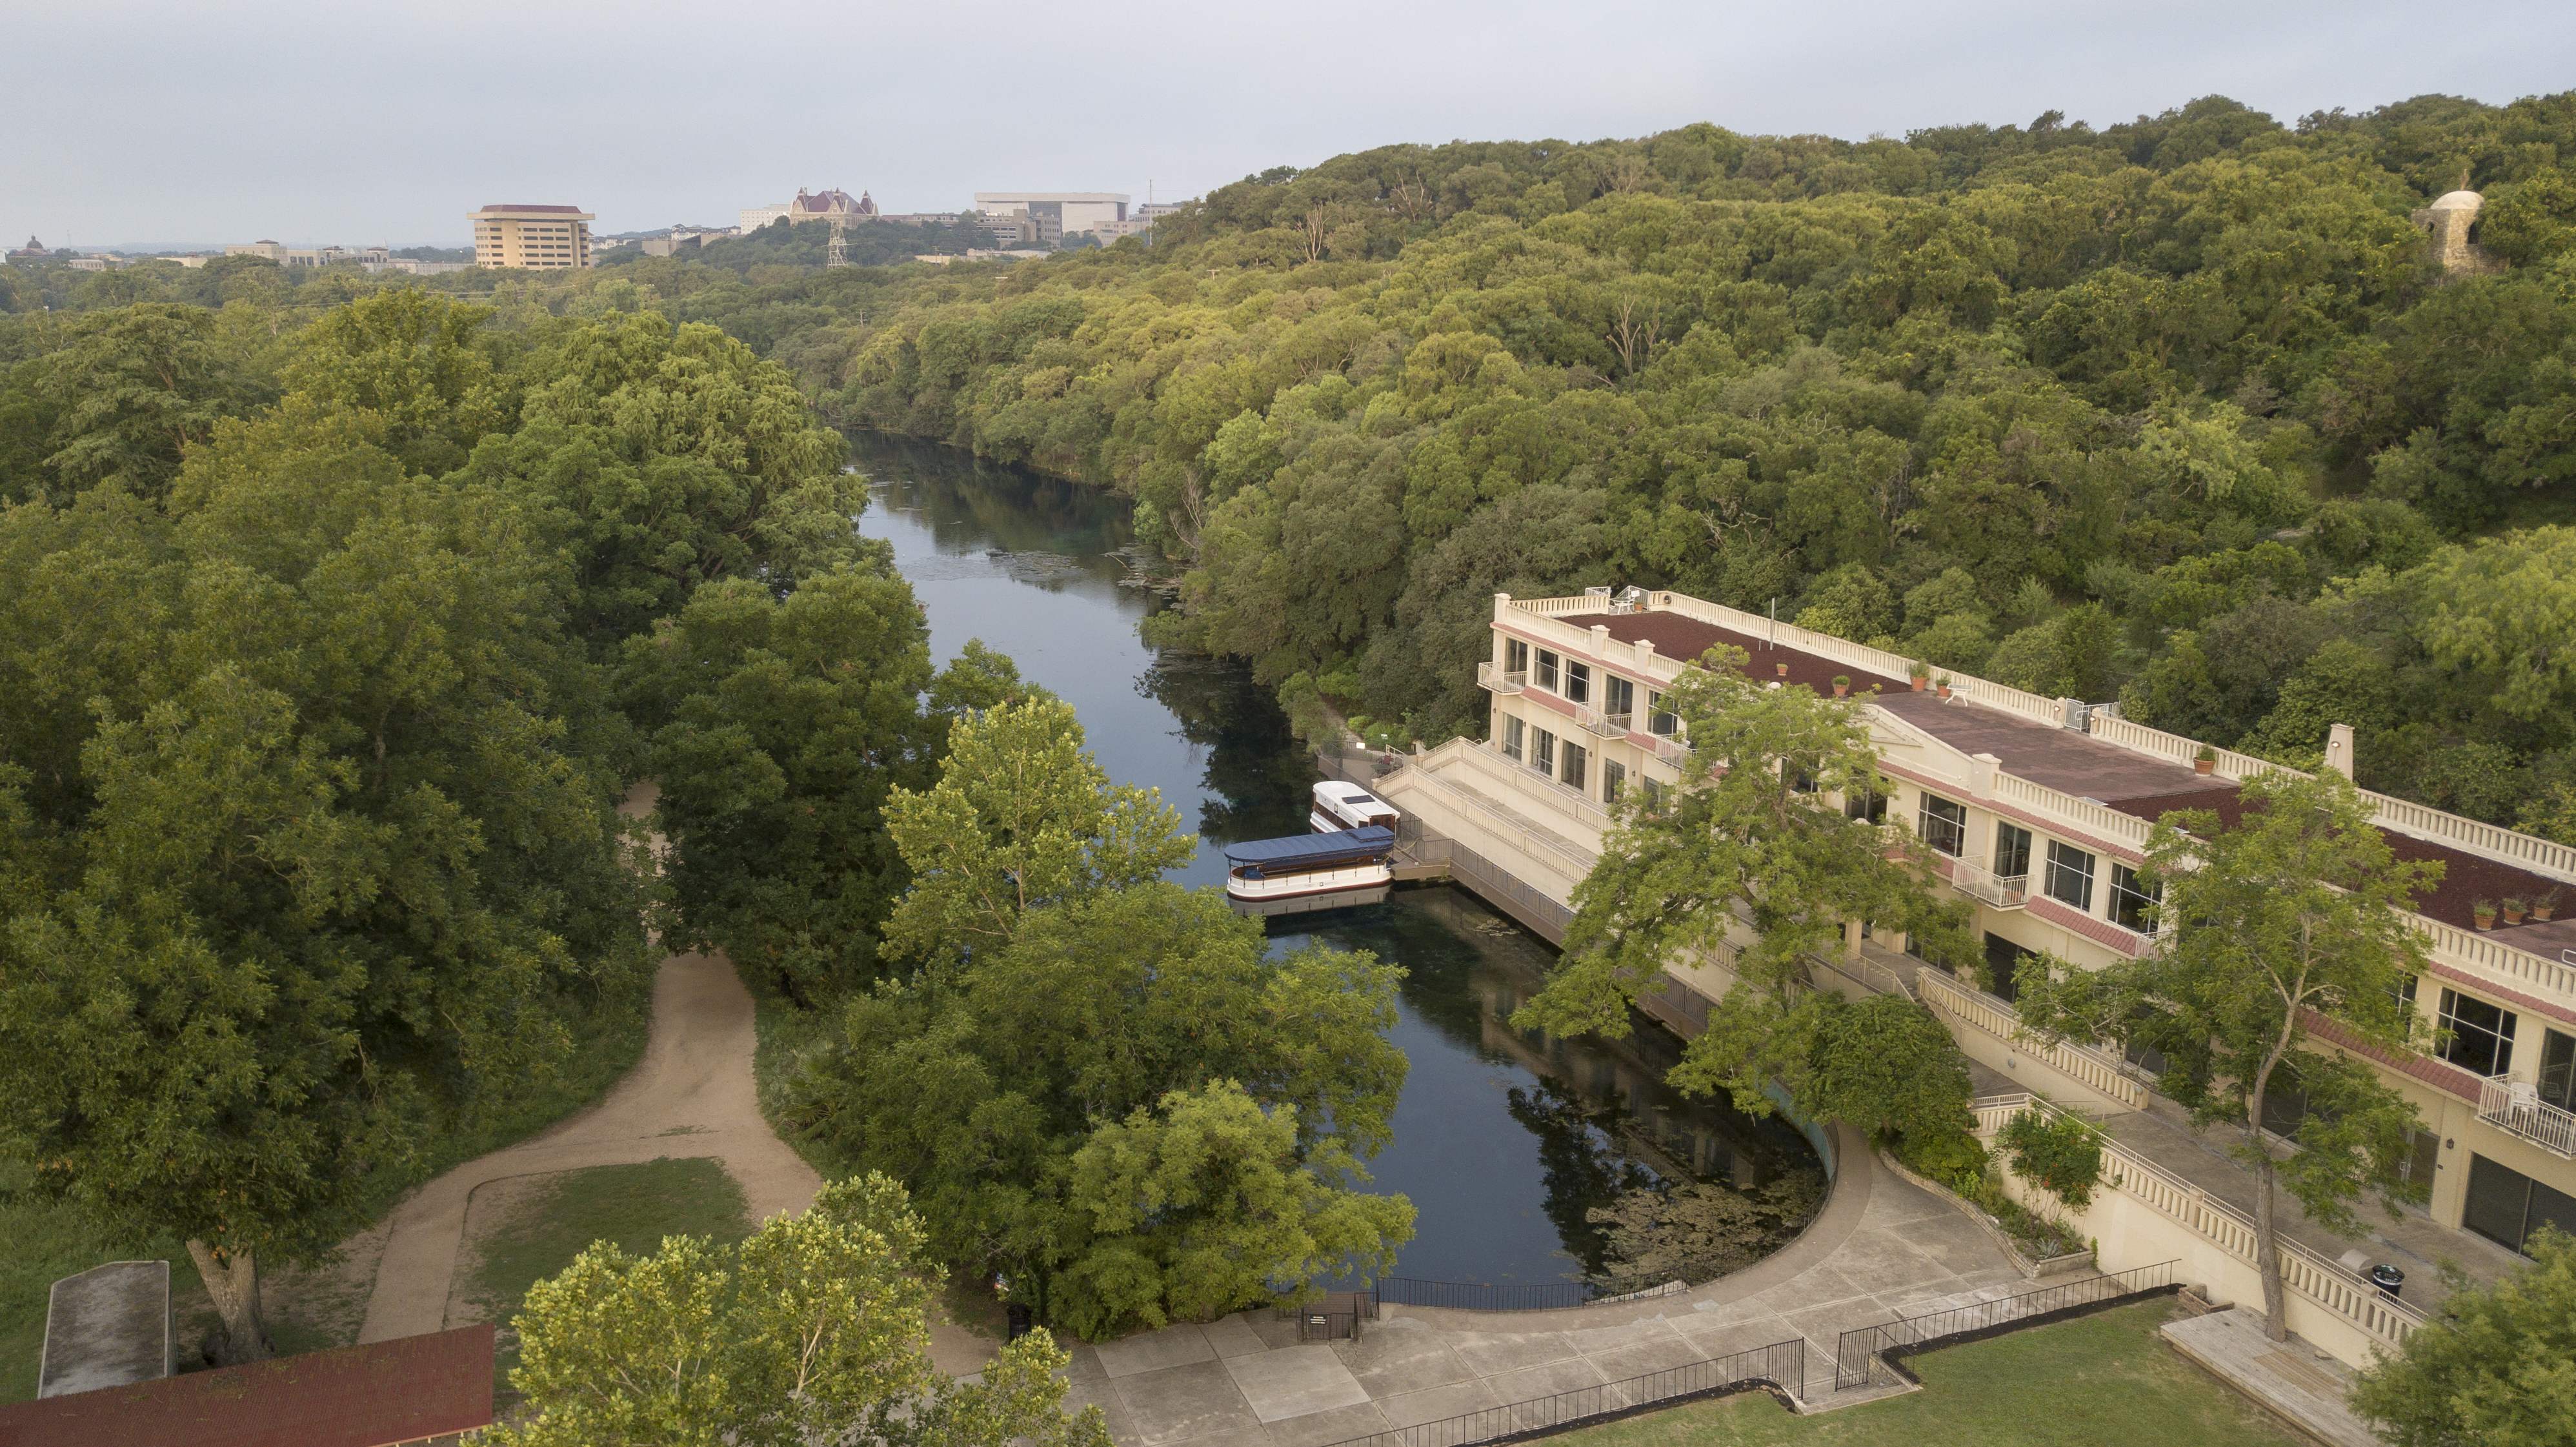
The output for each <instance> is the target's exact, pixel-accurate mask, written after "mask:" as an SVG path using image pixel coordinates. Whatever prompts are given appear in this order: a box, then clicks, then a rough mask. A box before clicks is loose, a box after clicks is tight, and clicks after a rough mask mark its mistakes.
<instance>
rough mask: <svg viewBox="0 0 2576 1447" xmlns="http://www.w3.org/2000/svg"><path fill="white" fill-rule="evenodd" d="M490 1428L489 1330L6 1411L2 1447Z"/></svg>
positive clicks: (370, 1438)
mask: <svg viewBox="0 0 2576 1447" xmlns="http://www.w3.org/2000/svg"><path fill="white" fill-rule="evenodd" d="M491 1424H492V1327H491V1326H490V1325H489V1324H488V1323H487V1324H484V1325H481V1326H466V1327H458V1328H457V1329H455V1330H454V1331H442V1332H433V1333H431V1334H429V1335H427V1336H412V1337H403V1338H400V1339H398V1340H395V1341H387V1342H372V1343H369V1344H367V1345H365V1346H354V1347H342V1348H340V1349H338V1350H336V1351H327V1352H310V1353H307V1354H305V1355H303V1356H293V1357H279V1358H276V1359H275V1360H273V1361H265V1362H254V1363H252V1364H251V1365H249V1366H246V1367H224V1368H220V1369H218V1370H215V1371H210V1372H190V1373H188V1374H186V1375H185V1376H177V1377H164V1378H162V1379H161V1380H159V1381H157V1382H141V1383H137V1384H136V1385H134V1386H130V1387H110V1388H108V1389H106V1390H105V1391H97V1392H76V1393H73V1394H72V1395H70V1396H65V1397H47V1398H45V1399H43V1400H41V1401H35V1402H16V1403H12V1404H10V1405H8V1406H0V1447H388V1444H391V1443H397V1442H413V1441H418V1440H419V1439H421V1438H424V1437H439V1436H444V1435H447V1434H449V1433H453V1432H465V1431H471V1430H473V1429H474V1428H477V1427H488V1426H490V1425H491Z"/></svg>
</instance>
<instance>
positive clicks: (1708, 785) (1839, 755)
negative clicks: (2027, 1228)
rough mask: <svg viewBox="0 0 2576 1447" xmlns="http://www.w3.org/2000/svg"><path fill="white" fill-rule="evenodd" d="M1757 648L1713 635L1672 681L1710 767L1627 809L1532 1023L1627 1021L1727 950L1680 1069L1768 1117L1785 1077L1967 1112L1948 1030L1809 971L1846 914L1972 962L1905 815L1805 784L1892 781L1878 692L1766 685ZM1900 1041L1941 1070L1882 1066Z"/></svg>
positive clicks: (1694, 754) (1833, 941)
mask: <svg viewBox="0 0 2576 1447" xmlns="http://www.w3.org/2000/svg"><path fill="white" fill-rule="evenodd" d="M1743 658H1744V655H1743V654H1742V653H1741V652H1740V651H1738V650H1734V649H1728V648H1723V647H1721V648H1718V649H1713V650H1711V652H1710V655H1709V657H1708V658H1707V659H1706V660H1704V661H1703V663H1702V664H1701V665H1700V666H1697V667H1694V668H1691V669H1689V670H1687V671H1685V673H1684V674H1683V676H1682V677H1681V679H1680V680H1679V681H1678V682H1677V683H1675V685H1674V686H1673V688H1672V689H1671V691H1669V692H1668V693H1666V694H1665V697H1664V707H1665V708H1667V709H1669V710H1671V711H1672V712H1673V713H1675V714H1676V715H1678V716H1679V717H1680V718H1681V720H1682V723H1683V727H1684V730H1685V733H1686V736H1687V737H1688V738H1689V740H1690V745H1691V754H1690V764H1689V767H1688V769H1687V771H1686V772H1687V773H1688V775H1689V776H1690V777H1691V778H1692V779H1693V780H1694V782H1693V784H1692V786H1691V787H1689V788H1687V789H1684V790H1682V791H1680V792H1679V793H1678V794H1677V795H1675V796H1674V797H1673V798H1672V799H1671V800H1670V801H1669V802H1668V803H1667V805H1666V807H1665V808H1663V809H1662V810H1660V811H1659V812H1656V813H1652V814H1648V813H1645V812H1643V811H1642V810H1638V809H1635V808H1633V807H1632V808H1630V809H1629V810H1628V811H1626V812H1625V813H1624V814H1623V815H1622V816H1621V818H1620V819H1619V822H1618V823H1617V824H1616V825H1615V826H1614V828H1613V829H1612V831H1611V833H1610V835H1609V837H1608V838H1607V839H1605V840H1604V847H1603V850H1602V854H1601V859H1600V862H1599V863H1598V864H1596V865H1595V866H1594V867H1593V870H1592V873H1591V874H1590V875H1589V876H1587V877H1586V878H1585V879H1584V881H1583V882H1582V883H1581V884H1579V885H1577V886H1576V887H1575V891H1574V905H1575V918H1574V921H1573V923H1572V924H1571V925H1570V926H1569V927H1568V928H1567V931H1566V939H1565V954H1564V958H1563V961H1562V963H1561V964H1560V966H1559V968H1558V969H1557V971H1556V972H1555V973H1554V974H1553V975H1552V976H1551V977H1550V979H1549V981H1548V984H1547V988H1546V989H1545V990H1543V991H1541V992H1540V994H1539V995H1538V996H1537V997H1536V998H1535V999H1533V1000H1531V1001H1530V1003H1528V1004H1527V1005H1524V1006H1523V1007H1522V1008H1521V1010H1520V1012H1519V1013H1518V1014H1516V1015H1515V1016H1514V1021H1515V1023H1516V1024H1519V1025H1521V1026H1522V1027H1523V1028H1528V1027H1531V1026H1537V1027H1542V1028H1546V1029H1550V1030H1555V1031H1558V1032H1560V1033H1566V1034H1574V1033H1584V1032H1590V1033H1598V1034H1603V1035H1608V1036H1612V1037H1616V1036H1620V1035H1624V1034H1625V1033H1626V1032H1627V1030H1628V1028H1629V1025H1628V1019H1629V1015H1628V1011H1629V1005H1630V1003H1631V1002H1632V1001H1633V1000H1635V998H1636V997H1637V995H1638V994H1639V993H1640V992H1642V991H1646V990H1650V989H1653V988H1655V987H1656V986H1657V983H1658V982H1659V981H1660V980H1661V979H1662V976H1663V971H1664V968H1665V966H1666V965H1667V964H1668V963H1669V962H1671V961H1675V960H1691V959H1706V960H1711V961H1723V962H1725V964H1726V967H1727V968H1728V969H1729V970H1730V971H1731V972H1732V973H1733V976H1734V981H1733V983H1732V985H1731V986H1730V987H1729V988H1728V991H1727V993H1726V996H1725V998H1724V999H1723V1000H1721V1001H1720V1002H1719V1004H1718V1005H1717V1007H1716V1008H1715V1009H1713V1010H1712V1012H1711V1015H1710V1019H1709V1022H1708V1026H1707V1028H1706V1029H1705V1030H1704V1031H1703V1032H1702V1033H1701V1034H1699V1035H1698V1036H1696V1037H1695V1038H1693V1039H1692V1040H1691V1042H1690V1043H1689V1045H1688V1046H1687V1047H1686V1048H1685V1050H1684V1052H1683V1056H1682V1061H1681V1064H1680V1065H1678V1066H1677V1067H1675V1069H1674V1071H1673V1075H1672V1079H1673V1081H1674V1083H1675V1084H1676V1085H1679V1086H1681V1087H1683V1088H1684V1089H1686V1090H1692V1091H1697V1092H1710V1091H1715V1090H1720V1089H1723V1090H1725V1091H1727V1092H1728V1093H1729V1095H1730V1096H1731V1097H1732V1098H1733V1100H1734V1102H1735V1105H1736V1107H1737V1108H1738V1109H1740V1110H1744V1111H1746V1112H1748V1113H1750V1114H1754V1115H1766V1114H1769V1113H1770V1112H1771V1111H1772V1110H1773V1109H1774V1106H1773V1103H1772V1101H1771V1099H1770V1097H1769V1095H1768V1094H1767V1093H1766V1089H1767V1087H1768V1086H1769V1085H1770V1084H1771V1083H1772V1082H1774V1081H1777V1082H1780V1083H1782V1084H1784V1085H1785V1086H1786V1087H1787V1088H1788V1090H1789V1092H1790V1095H1791V1097H1792V1098H1793V1099H1795V1100H1797V1101H1799V1102H1800V1103H1801V1105H1802V1108H1806V1109H1810V1110H1815V1109H1825V1110H1839V1109H1845V1108H1848V1109H1853V1110H1857V1111H1860V1112H1862V1113H1863V1114H1864V1115H1865V1116H1866V1117H1868V1119H1869V1120H1870V1121H1872V1122H1873V1123H1874V1124H1876V1125H1878V1126H1881V1127H1883V1128H1887V1129H1903V1128H1906V1127H1908V1126H1914V1127H1916V1128H1924V1126H1925V1125H1927V1124H1928V1123H1930V1122H1933V1121H1936V1120H1938V1119H1939V1118H1941V1117H1943V1116H1945V1115H1953V1114H1957V1113H1958V1112H1959V1111H1960V1110H1962V1109H1963V1108H1964V1106H1965V1104H1966V1100H1967V1092H1966V1075H1965V1071H1964V1068H1963V1067H1960V1068H1955V1069H1954V1068H1953V1063H1951V1062H1949V1059H1948V1056H1945V1055H1943V1054H1942V1053H1941V1052H1940V1051H1939V1050H1937V1049H1932V1048H1930V1047H1931V1037H1930V1036H1929V1035H1927V1034H1925V1033H1924V1032H1923V1030H1922V1029H1921V1022H1916V1021H1913V1020H1911V1019H1910V1018H1906V1017H1905V1016H1903V1015H1902V1014H1901V1013H1900V1012H1896V1011H1891V1010H1887V1009H1885V1008H1883V1007H1880V1006H1877V1005H1875V1004H1873V1005H1870V1006H1866V1007H1851V1006H1846V1005H1844V1004H1843V1002H1842V1001H1840V1000H1839V999H1838V998H1834V997H1829V996H1821V995H1818V994H1815V993H1814V992H1812V991H1808V990H1805V989H1804V988H1803V986H1802V982H1803V980H1804V979H1805V976H1806V971H1807V959H1808V957H1809V956H1811V955H1814V954H1818V953H1821V952H1825V951H1829V950H1834V949H1838V948H1840V945H1841V939H1842V929H1843V922H1844V921H1846V920H1854V919H1868V920H1874V921H1877V922H1878V924H1879V925H1880V927H1881V928H1884V929H1902V930H1905V931H1907V932H1908V933H1910V934H1912V935H1913V936H1914V937H1915V938H1916V939H1918V940H1919V941H1920V942H1921V944H1920V948H1921V949H1923V950H1924V951H1926V952H1927V955H1928V956H1929V957H1931V958H1936V959H1955V960H1960V961H1964V960H1966V959H1967V958H1968V957H1969V955H1970V954H1971V953H1972V952H1973V946H1972V945H1971V944H1970V943H1969V942H1968V936H1967V931H1966V926H1965V924H1964V922H1963V921H1964V918H1965V915H1964V913H1963V911H1962V910H1961V908H1960V907H1958V906H1956V905H1942V904H1939V903H1936V902H1935V901H1934V899H1933V895H1932V890H1931V885H1930V882H1929V876H1928V874H1927V869H1928V866H1926V865H1925V864H1923V863H1922V862H1921V861H1920V860H1909V859H1904V858H1892V857H1890V855H1891V852H1892V849H1893V846H1895V845H1897V844H1899V843H1901V842H1903V841H1904V840H1905V839H1906V838H1907V837H1908V836H1907V835H1906V833H1905V830H1904V826H1902V825H1901V824H1889V825H1872V824H1869V823H1866V822H1864V821H1860V820H1853V819H1847V818H1845V817H1844V816H1843V813H1842V811H1841V810H1839V809H1835V808H1832V807H1830V806H1824V807H1819V804H1818V802H1817V800H1816V799H1814V798H1811V797H1809V796H1808V795H1805V794H1802V793H1800V792H1799V788H1798V784H1799V780H1800V778H1801V776H1802V775H1803V776H1804V777H1805V778H1807V779H1809V780H1811V781H1812V782H1813V784H1814V785H1815V786H1816V787H1817V788H1819V789H1822V790H1825V791H1829V792H1841V793H1857V792H1859V791H1861V790H1864V789H1868V788H1870V787H1872V786H1873V785H1874V784H1877V783H1879V782H1881V781H1880V778H1879V774H1878V760H1877V754H1876V751H1875V749H1874V748H1873V747H1872V745H1871V743H1870V741H1869V733H1868V729H1867V727H1866V726H1865V725H1864V724H1863V723H1862V722H1861V716H1860V709H1861V703H1860V701H1859V700H1856V699H1833V698H1828V697H1824V696H1821V695H1819V694H1817V693H1815V692H1813V691H1811V690H1808V689H1803V688H1779V689H1772V688H1764V687H1763V686H1762V685H1761V684H1760V683H1758V682H1757V681H1755V680H1754V679H1752V678H1750V677H1748V676H1746V675H1745V674H1744V673H1743V672H1742V664H1743ZM1721 762H1722V763H1723V764H1724V765H1725V767H1723V768H1720V767H1718V766H1719V765H1720V763H1721ZM1739 934H1740V935H1741V936H1743V937H1742V938H1736V936H1738V935H1739ZM1897 1003H1899V1004H1900V1005H1901V1004H1902V1003H1903V1002H1897ZM1847 1011H1848V1012H1851V1013H1848V1014H1847V1013H1845V1012H1847ZM1933 1028H1934V1029H1935V1030H1937V1029H1938V1027H1937V1026H1935V1027H1933ZM1882 1049H1885V1050H1894V1051H1899V1052H1902V1053H1903V1054H1904V1056H1905V1058H1906V1060H1907V1061H1908V1062H1909V1064H1912V1065H1919V1066H1928V1067H1932V1068H1931V1069H1930V1070H1929V1073H1925V1074H1923V1075H1921V1076H1920V1078H1919V1080H1918V1081H1916V1082H1915V1083H1913V1084H1910V1085H1909V1084H1908V1083H1906V1082H1903V1081H1899V1080H1895V1079H1893V1078H1891V1077H1887V1076H1883V1075H1881V1074H1880V1073H1878V1072H1877V1071H1876V1070H1875V1069H1874V1067H1872V1066H1871V1064H1870V1063H1869V1062H1868V1060H1867V1059H1866V1057H1867V1056H1868V1055H1869V1054H1870V1053H1871V1052H1872V1051H1875V1050H1882ZM1927 1051H1928V1053H1927ZM1950 1053H1951V1054H1953V1055H1954V1054H1955V1047H1953V1048H1952V1050H1951V1052H1950ZM1953 1095H1955V1097H1956V1099H1955V1100H1953V1099H1951V1097H1952V1096H1953Z"/></svg>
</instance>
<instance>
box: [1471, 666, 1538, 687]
mask: <svg viewBox="0 0 2576 1447" xmlns="http://www.w3.org/2000/svg"><path fill="white" fill-rule="evenodd" d="M1476 686H1477V687H1479V688H1490V689H1492V690H1493V691H1494V692H1496V693H1518V692H1520V691H1521V690H1522V689H1524V688H1527V687H1529V670H1528V669H1526V668H1496V667H1495V666H1494V665H1493V663H1492V662H1491V661H1487V662H1484V663H1479V664H1477V665H1476Z"/></svg>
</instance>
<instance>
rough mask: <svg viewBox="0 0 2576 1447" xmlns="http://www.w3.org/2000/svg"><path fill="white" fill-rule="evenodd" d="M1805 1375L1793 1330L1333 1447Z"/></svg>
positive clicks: (1366, 1446) (1488, 1437) (1532, 1425)
mask: <svg viewBox="0 0 2576 1447" xmlns="http://www.w3.org/2000/svg"><path fill="white" fill-rule="evenodd" d="M1806 1378H1807V1342H1806V1339H1805V1338H1804V1337H1792V1338H1790V1339H1789V1340H1787V1341H1776V1342H1773V1343H1771V1344H1770V1345H1769V1346H1759V1347H1754V1348H1752V1349H1751V1350H1749V1351H1740V1352H1733V1353H1730V1354H1728V1355H1726V1356H1722V1357H1710V1358H1708V1359H1707V1360H1705V1361H1696V1362H1684V1363H1682V1364H1681V1365H1680V1366H1677V1367H1666V1368H1665V1369H1663V1370H1662V1371H1659V1372H1648V1373H1646V1374H1644V1375H1643V1376H1635V1377H1624V1378H1621V1379H1620V1380H1618V1381H1615V1382H1604V1383H1602V1384H1600V1385H1599V1386H1592V1387H1577V1388H1576V1389H1574V1390H1573V1391H1570V1392H1558V1393H1555V1394H1554V1395H1552V1396H1546V1397H1533V1398H1531V1399H1530V1400H1528V1401H1526V1402H1512V1403H1509V1404H1507V1405H1505V1406H1500V1407H1487V1408H1486V1409H1484V1410H1483V1411H1481V1412H1469V1413H1466V1414H1464V1415H1462V1416H1457V1417H1442V1418H1438V1419H1436V1420H1433V1421H1429V1422H1422V1423H1418V1424H1416V1425H1414V1426H1411V1427H1397V1428H1393V1429H1390V1430H1388V1431H1384V1432H1372V1433H1370V1434H1369V1435H1367V1436H1365V1437H1351V1438H1347V1439H1345V1440H1343V1441H1341V1442H1337V1443H1335V1444H1333V1447H1477V1444H1480V1443H1488V1442H1518V1441H1521V1440H1523V1439H1525V1438H1531V1437H1539V1436H1545V1435H1547V1434H1550V1433H1555V1432H1562V1431H1565V1430H1566V1429H1568V1428H1571V1427H1580V1426H1585V1425H1587V1424H1590V1423H1594V1422H1607V1421H1613V1420H1616V1419H1617V1418H1620V1417H1629V1416H1634V1415H1636V1414H1637V1413H1639V1412H1649V1411H1656V1410H1659V1409H1661V1408H1665V1407H1671V1406H1676V1405H1678V1404H1680V1403H1683V1402H1689V1401H1696V1400H1699V1399H1702V1398H1707V1397H1722V1396H1727V1395H1730V1394H1732V1393H1736V1392H1747V1391H1754V1390H1758V1389H1761V1388H1765V1387H1767V1388H1769V1389H1771V1390H1772V1391H1774V1392H1777V1393H1780V1394H1782V1395H1783V1396H1789V1397H1796V1396H1801V1395H1803V1394H1804V1393H1805V1390H1806Z"/></svg>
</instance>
